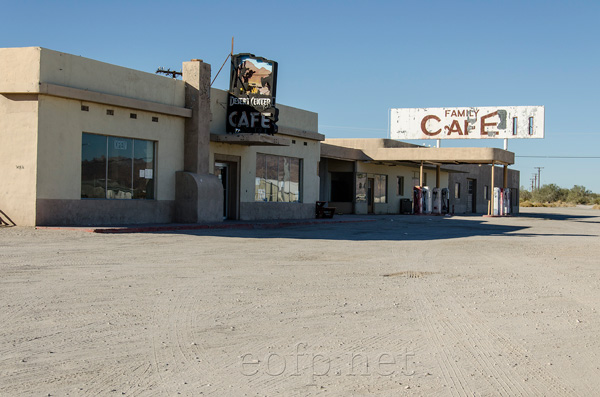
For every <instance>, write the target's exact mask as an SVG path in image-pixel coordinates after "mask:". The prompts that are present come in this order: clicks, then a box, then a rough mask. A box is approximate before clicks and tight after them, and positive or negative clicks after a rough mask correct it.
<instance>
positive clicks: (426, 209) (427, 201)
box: [423, 186, 431, 214]
mask: <svg viewBox="0 0 600 397" xmlns="http://www.w3.org/2000/svg"><path fill="white" fill-rule="evenodd" d="M423 213H424V214H431V189H430V188H429V186H423Z"/></svg>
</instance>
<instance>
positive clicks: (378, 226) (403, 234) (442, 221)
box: [158, 216, 595, 241]
mask: <svg viewBox="0 0 600 397" xmlns="http://www.w3.org/2000/svg"><path fill="white" fill-rule="evenodd" d="M529 228H530V227H529V226H520V225H499V224H493V223H489V222H486V221H485V220H483V219H482V218H481V217H469V218H467V219H461V218H445V217H427V216H419V217H414V216H393V217H389V216H381V217H375V219H371V220H369V221H362V222H349V223H322V224H312V225H298V226H289V227H283V228H273V227H256V228H251V227H248V228H232V229H209V230H206V229H202V230H177V231H168V232H167V231H165V232H158V233H161V234H163V233H168V234H185V235H191V236H218V237H234V238H235V237H239V238H261V239H264V238H287V239H318V240H351V241H375V240H387V241H418V240H423V241H425V240H441V239H458V238H465V237H473V236H511V237H515V236H519V237H536V236H557V237H565V236H575V237H584V236H595V235H594V234H583V233H582V234H559V233H557V234H540V233H527V232H526V230H527V229H529Z"/></svg>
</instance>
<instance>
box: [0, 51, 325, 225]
mask: <svg viewBox="0 0 600 397" xmlns="http://www.w3.org/2000/svg"><path fill="white" fill-rule="evenodd" d="M182 71H183V79H182V80H175V79H171V78H167V77H162V76H156V75H153V74H149V73H144V72H140V71H136V70H131V69H127V68H123V67H119V66H115V65H110V64H106V63H103V62H99V61H95V60H91V59H86V58H82V57H78V56H74V55H70V54H65V53H60V52H56V51H51V50H47V49H43V48H39V47H31V48H10V49H0V75H1V76H2V78H1V79H2V80H0V132H1V136H2V145H1V146H0V159H1V160H0V172H1V173H2V176H3V182H2V192H1V193H2V194H1V196H0V200H1V201H0V211H2V213H3V214H4V215H3V218H5V219H7V220H8V221H10V223H14V224H17V225H101V224H130V223H168V222H193V223H195V222H218V221H222V220H223V218H224V217H226V218H232V219H273V218H294V217H310V216H311V215H312V214H313V213H314V204H315V201H316V199H317V195H318V182H317V180H318V176H317V164H318V160H319V141H321V140H323V136H322V135H320V134H318V132H317V115H316V113H312V112H307V111H303V110H300V109H295V108H291V107H286V106H281V105H280V122H279V124H280V131H281V132H280V133H278V134H276V135H274V136H262V135H260V136H247V135H251V134H227V133H226V132H225V114H224V111H222V109H223V106H222V104H223V103H226V92H225V91H221V90H215V89H211V88H210V65H207V64H205V63H203V62H202V61H199V60H194V61H190V62H184V63H183V67H182ZM280 162H281V164H282V165H281V167H279V164H280ZM261 164H263V165H261ZM274 164H276V167H275V168H274ZM274 169H275V171H274ZM224 170H226V171H224ZM224 172H227V173H228V174H227V175H226V176H225V177H227V176H229V177H230V178H229V179H228V180H227V181H226V183H225V184H224V183H223V175H224ZM280 174H281V175H280ZM261 186H262V187H261ZM267 190H268V192H267Z"/></svg>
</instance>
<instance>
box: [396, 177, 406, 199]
mask: <svg viewBox="0 0 600 397" xmlns="http://www.w3.org/2000/svg"><path fill="white" fill-rule="evenodd" d="M396 178H397V179H398V190H397V191H396V196H404V177H403V176H398V177H396Z"/></svg>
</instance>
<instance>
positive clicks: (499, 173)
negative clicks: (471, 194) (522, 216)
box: [449, 164, 520, 214]
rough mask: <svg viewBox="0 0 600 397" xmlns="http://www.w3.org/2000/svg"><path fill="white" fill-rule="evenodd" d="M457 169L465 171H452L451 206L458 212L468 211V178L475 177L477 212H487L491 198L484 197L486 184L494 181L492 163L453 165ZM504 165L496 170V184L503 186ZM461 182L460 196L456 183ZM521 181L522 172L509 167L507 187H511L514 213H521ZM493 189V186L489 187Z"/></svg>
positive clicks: (496, 185)
mask: <svg viewBox="0 0 600 397" xmlns="http://www.w3.org/2000/svg"><path fill="white" fill-rule="evenodd" d="M452 168H454V169H456V170H460V171H463V172H457V173H451V176H450V181H449V184H450V186H449V188H450V208H451V209H452V208H454V212H455V213H456V214H465V213H467V199H468V194H467V189H468V185H467V184H468V179H475V180H476V186H475V189H476V190H475V195H476V203H475V213H476V214H487V211H488V203H489V200H488V199H485V198H484V189H485V186H491V183H492V167H491V165H487V164H485V165H481V166H479V165H461V166H452ZM503 173H504V167H503V166H496V167H495V170H494V186H495V187H502V185H503ZM457 182H458V183H459V184H460V197H459V198H456V196H455V187H456V183H457ZM519 182H520V173H519V171H517V170H513V169H511V168H508V174H507V187H508V188H510V189H511V200H512V203H511V205H512V211H513V212H512V213H513V214H518V213H519ZM489 190H490V191H491V188H490V189H489ZM490 194H491V193H490Z"/></svg>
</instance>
